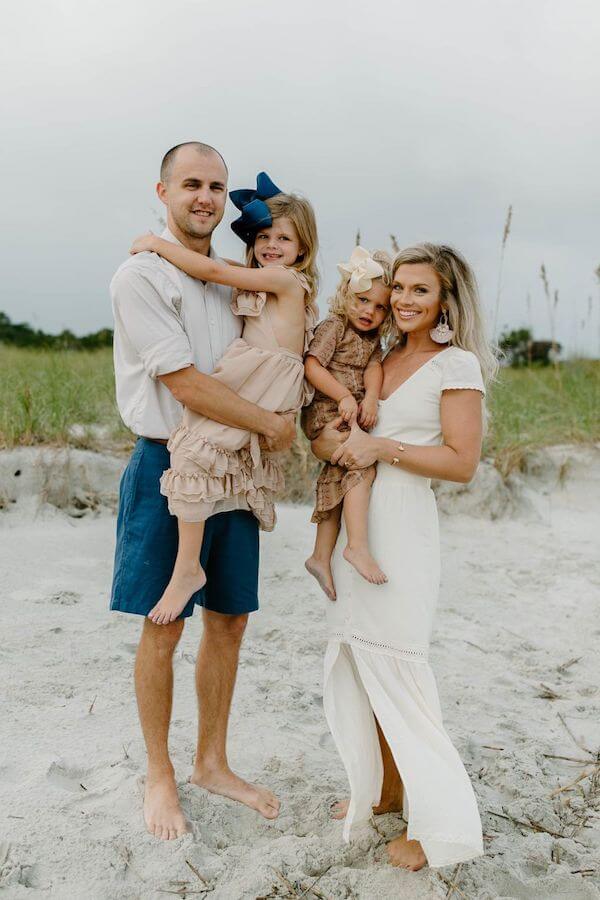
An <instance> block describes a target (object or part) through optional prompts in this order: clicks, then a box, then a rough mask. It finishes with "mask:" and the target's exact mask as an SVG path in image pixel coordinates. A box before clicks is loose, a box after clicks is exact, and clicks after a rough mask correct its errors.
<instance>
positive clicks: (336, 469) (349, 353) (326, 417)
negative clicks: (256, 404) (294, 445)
mask: <svg viewBox="0 0 600 900" xmlns="http://www.w3.org/2000/svg"><path fill="white" fill-rule="evenodd" d="M307 352H308V355H310V356H314V357H315V358H316V359H318V360H319V362H320V363H321V365H322V366H323V367H324V368H325V369H327V371H328V372H330V373H331V374H332V375H333V376H334V377H335V378H336V379H337V380H338V381H339V382H340V383H341V384H343V385H344V386H345V387H347V388H348V390H349V391H350V392H351V394H352V396H353V397H354V399H355V400H356V402H357V403H360V402H361V400H363V399H364V396H365V378H364V376H365V369H366V367H367V365H368V363H369V362H371V361H372V360H375V359H377V360H381V344H380V340H379V335H378V334H372V333H367V334H363V333H360V332H358V331H356V330H355V329H354V328H353V327H352V325H350V323H347V322H346V321H345V320H344V319H343V318H342V317H341V316H338V315H330V316H328V317H327V318H326V319H324V320H323V321H322V322H320V323H319V324H318V325H317V328H316V329H315V334H314V337H313V339H312V341H311V342H310V345H309V348H308V351H307ZM338 415H339V413H338V405H337V402H336V401H335V400H332V399H331V397H327V395H326V394H322V393H321V392H320V391H315V395H314V399H313V401H312V402H311V404H310V406H307V407H306V409H303V410H302V429H303V431H304V433H305V435H306V437H307V438H308V439H309V441H314V439H315V438H316V437H317V436H318V434H319V432H320V431H321V429H322V428H323V427H324V426H325V425H326V424H327V423H328V422H331V421H333V419H335V418H336V417H337V416H338ZM370 468H371V467H369V468H367V469H351V470H350V471H348V470H347V469H344V468H342V466H334V465H332V464H331V463H325V464H324V466H323V468H322V469H321V472H320V474H319V478H318V479H317V489H316V490H317V499H316V503H315V508H314V510H313V514H312V518H311V522H322V521H323V520H324V519H327V518H329V515H330V514H331V511H332V510H333V509H335V507H336V506H339V504H340V503H341V502H342V500H343V499H344V496H345V495H346V494H347V493H348V491H349V490H350V488H353V487H354V486H355V485H357V484H358V483H359V482H360V481H362V479H363V478H364V477H365V475H366V474H367V473H369V471H370Z"/></svg>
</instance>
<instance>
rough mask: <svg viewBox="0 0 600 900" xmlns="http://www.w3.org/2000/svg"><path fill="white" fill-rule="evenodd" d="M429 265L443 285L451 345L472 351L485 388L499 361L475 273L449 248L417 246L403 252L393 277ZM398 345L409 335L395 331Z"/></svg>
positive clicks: (455, 251)
mask: <svg viewBox="0 0 600 900" xmlns="http://www.w3.org/2000/svg"><path fill="white" fill-rule="evenodd" d="M415 264H425V265H429V266H431V267H432V269H433V270H434V271H435V273H436V275H437V276H438V278H439V281H440V285H441V296H440V300H441V303H442V305H443V306H444V307H447V309H448V319H449V325H450V328H451V329H452V331H453V332H454V336H453V338H452V340H451V341H450V344H452V345H454V346H455V347H462V349H463V350H470V351H471V352H472V353H474V354H475V356H476V357H477V359H478V360H479V365H480V366H481V373H482V375H483V380H484V382H485V384H486V385H487V384H490V383H491V382H493V381H494V380H495V377H496V373H497V371H498V360H497V357H496V354H495V352H494V349H493V347H492V345H491V343H490V342H489V340H488V339H487V337H486V333H485V325H484V320H483V312H482V309H481V300H480V299H479V290H478V287H477V280H476V278H475V273H474V272H473V270H472V268H471V266H470V265H469V264H468V262H467V261H466V259H465V258H464V257H463V256H462V255H461V254H460V253H459V252H458V251H457V250H455V249H454V248H453V247H448V246H447V245H445V244H428V243H423V244H415V245H414V246H413V247H407V248H406V249H405V250H401V251H400V253H398V254H397V255H396V257H395V259H394V262H393V264H392V277H393V275H395V274H396V271H397V270H398V266H402V265H415ZM395 332H396V337H395V341H394V343H395V344H396V345H398V344H404V343H406V334H403V333H402V332H401V331H399V329H398V328H395Z"/></svg>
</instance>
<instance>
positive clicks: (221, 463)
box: [160, 269, 318, 531]
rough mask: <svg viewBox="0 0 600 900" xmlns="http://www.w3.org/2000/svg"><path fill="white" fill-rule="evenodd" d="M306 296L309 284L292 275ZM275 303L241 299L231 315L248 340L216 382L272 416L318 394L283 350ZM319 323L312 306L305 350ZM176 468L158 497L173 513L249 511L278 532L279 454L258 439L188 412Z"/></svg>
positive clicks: (224, 362) (175, 438)
mask: <svg viewBox="0 0 600 900" xmlns="http://www.w3.org/2000/svg"><path fill="white" fill-rule="evenodd" d="M290 271H292V272H294V274H295V275H296V276H297V277H298V279H299V281H300V282H301V284H302V287H303V288H304V290H305V291H308V290H309V285H308V282H307V281H306V279H305V277H304V276H303V275H302V274H301V273H300V272H297V271H296V270H294V269H290ZM276 302H277V301H276V300H275V299H274V298H273V297H269V296H268V295H267V294H266V293H262V292H260V293H251V292H240V293H239V294H238V295H237V296H236V297H235V298H234V300H233V301H232V303H231V308H232V310H233V312H234V313H235V314H236V315H238V316H244V317H245V322H244V330H243V332H242V337H241V338H238V339H237V340H235V341H234V342H233V343H232V344H230V346H229V347H228V348H227V350H226V352H225V354H224V356H222V357H221V360H220V361H219V363H218V365H217V367H216V369H215V370H214V372H213V373H212V377H213V378H216V379H217V381H221V382H222V383H223V384H226V385H227V387H229V388H231V390H233V391H235V392H236V394H239V396H240V397H243V398H244V399H245V400H249V401H250V402H252V403H256V404H257V405H258V406H262V407H263V409H268V410H270V411H271V412H295V411H296V410H298V409H299V408H300V407H301V406H303V405H305V404H306V403H309V402H310V400H311V398H312V395H313V389H312V388H311V387H310V385H309V384H308V382H306V381H305V380H304V364H303V358H302V356H301V355H300V354H298V353H294V352H293V351H292V350H288V349H287V348H285V347H280V346H279V344H278V343H277V339H276V337H275V332H274V330H273V326H272V324H271V309H272V306H273V304H274V303H276ZM317 319H318V314H317V307H316V305H315V304H314V303H310V304H309V305H308V306H307V307H306V313H305V332H304V349H305V350H306V349H307V348H308V344H309V342H310V340H311V338H312V335H313V330H314V327H315V324H316V322H317ZM168 449H169V451H170V453H171V468H170V469H167V470H166V472H164V473H163V475H162V478H161V481H160V490H161V493H163V494H164V495H165V496H166V497H167V498H168V501H169V512H170V513H171V514H172V515H175V516H177V517H178V518H179V519H182V520H183V521H184V522H203V521H205V520H206V519H208V518H209V517H210V516H213V515H215V514H216V513H219V512H227V511H229V510H233V509H247V510H250V512H252V513H254V515H255V516H256V518H257V519H258V521H259V525H260V528H261V529H262V530H263V531H272V530H273V528H274V527H275V507H274V497H275V494H276V493H277V492H278V491H280V490H281V489H282V488H283V486H284V478H283V473H282V470H281V464H280V462H279V459H278V456H279V454H273V453H266V452H264V451H262V450H261V448H260V446H259V437H258V435H257V434H255V433H253V432H250V431H244V430H243V429H241V428H234V427H232V426H229V425H222V424H220V423H219V422H215V421H213V420H212V419H208V418H207V417H206V416H202V415H199V414H198V413H195V412H192V411H191V410H189V409H187V408H186V409H185V410H184V414H183V420H182V422H181V425H180V426H179V427H178V428H176V429H175V431H174V432H173V434H172V435H171V437H170V439H169V443H168Z"/></svg>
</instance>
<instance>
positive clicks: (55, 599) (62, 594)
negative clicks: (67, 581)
mask: <svg viewBox="0 0 600 900" xmlns="http://www.w3.org/2000/svg"><path fill="white" fill-rule="evenodd" d="M48 600H49V601H50V603H56V604H58V605H59V606H75V604H76V603H79V601H80V600H81V594H76V593H75V591H57V592H56V594H51V595H50V597H48Z"/></svg>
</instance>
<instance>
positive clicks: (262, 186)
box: [229, 172, 283, 244]
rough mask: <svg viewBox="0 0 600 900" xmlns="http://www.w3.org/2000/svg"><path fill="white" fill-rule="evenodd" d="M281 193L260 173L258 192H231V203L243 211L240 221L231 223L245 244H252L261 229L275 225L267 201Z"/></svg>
mask: <svg viewBox="0 0 600 900" xmlns="http://www.w3.org/2000/svg"><path fill="white" fill-rule="evenodd" d="M281 193H283V192H282V190H281V188H278V187H277V185H276V184H273V182H272V181H271V179H270V178H269V176H268V175H267V173H266V172H259V173H258V175H257V176H256V190H254V191H253V190H252V189H251V188H242V189H240V190H239V191H231V192H230V194H229V196H230V197H231V202H232V203H233V204H234V205H235V206H237V208H238V209H240V210H241V211H242V214H241V216H240V217H239V219H236V220H235V222H232V223H231V228H232V231H234V232H235V234H237V236H238V237H239V238H241V239H242V240H243V241H244V243H246V244H251V243H252V242H253V240H254V235H255V234H256V232H257V231H258V229H259V228H265V227H267V226H269V225H272V224H273V220H272V218H271V212H270V210H269V207H268V206H267V204H266V203H265V200H270V199H271V197H275V196H276V195H277V194H281Z"/></svg>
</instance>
